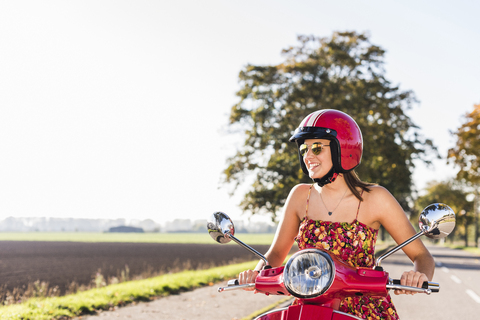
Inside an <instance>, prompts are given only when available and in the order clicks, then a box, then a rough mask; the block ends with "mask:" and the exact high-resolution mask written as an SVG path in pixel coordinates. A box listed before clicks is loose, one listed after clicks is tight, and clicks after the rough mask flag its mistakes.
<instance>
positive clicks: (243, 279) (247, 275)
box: [238, 270, 259, 291]
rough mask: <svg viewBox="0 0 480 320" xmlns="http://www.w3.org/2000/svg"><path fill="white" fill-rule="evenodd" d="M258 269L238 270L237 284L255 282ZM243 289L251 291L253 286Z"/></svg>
mask: <svg viewBox="0 0 480 320" xmlns="http://www.w3.org/2000/svg"><path fill="white" fill-rule="evenodd" d="M258 273H259V272H258V271H255V270H247V271H243V272H240V274H239V275H238V284H247V283H255V279H256V278H257V276H258ZM243 290H246V291H253V290H255V288H244V289H243Z"/></svg>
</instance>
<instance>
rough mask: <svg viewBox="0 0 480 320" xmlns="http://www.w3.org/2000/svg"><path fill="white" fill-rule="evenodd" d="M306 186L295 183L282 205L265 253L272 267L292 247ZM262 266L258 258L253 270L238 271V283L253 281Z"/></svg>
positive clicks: (282, 259) (276, 264)
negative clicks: (276, 225)
mask: <svg viewBox="0 0 480 320" xmlns="http://www.w3.org/2000/svg"><path fill="white" fill-rule="evenodd" d="M308 188H310V186H309V185H304V184H301V185H297V186H295V187H294V188H293V189H292V190H291V191H290V194H289V195H288V198H287V201H286V202H285V206H284V215H283V217H282V218H281V220H280V223H279V225H278V227H277V231H276V233H275V237H274V239H273V242H272V245H271V246H270V249H268V251H267V253H266V254H265V257H266V258H267V261H268V263H269V264H270V266H272V267H279V266H281V265H282V264H283V261H284V260H285V258H286V257H287V255H288V253H289V252H290V249H291V248H292V245H293V242H294V238H295V236H296V235H297V233H298V228H299V226H300V214H303V215H304V214H305V212H303V213H301V208H302V207H303V210H305V205H306V201H307V198H306V197H307V192H308ZM303 215H302V216H303ZM264 267H265V266H264V261H263V260H260V261H259V262H258V264H257V266H256V267H255V269H254V270H247V271H244V272H242V273H240V275H239V278H238V281H239V283H240V284H246V283H252V282H255V278H256V277H257V275H258V273H259V272H260V271H261V270H262V269H263V268H264ZM251 290H253V289H251Z"/></svg>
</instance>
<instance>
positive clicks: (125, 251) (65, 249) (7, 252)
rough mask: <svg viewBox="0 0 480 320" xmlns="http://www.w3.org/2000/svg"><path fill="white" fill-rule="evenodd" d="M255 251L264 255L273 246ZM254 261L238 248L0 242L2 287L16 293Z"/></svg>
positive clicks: (260, 247)
mask: <svg viewBox="0 0 480 320" xmlns="http://www.w3.org/2000/svg"><path fill="white" fill-rule="evenodd" d="M254 247H255V249H256V250H258V251H259V252H266V251H267V250H268V247H269V246H265V245H258V246H254ZM255 259H257V258H256V257H255V256H254V255H252V254H251V253H249V252H248V251H246V250H245V249H243V248H242V247H240V246H238V245H220V244H211V245H208V244H163V243H105V242H103V243H83V242H40V241H31V242H29V241H0V285H7V289H13V288H15V287H22V286H24V285H26V284H28V283H32V282H34V281H36V280H40V281H46V282H48V283H49V286H50V287H54V286H58V287H59V288H60V290H61V291H62V292H64V291H65V289H66V288H68V286H69V285H70V284H71V283H72V282H73V281H76V282H77V283H78V284H84V285H87V284H89V283H91V282H92V279H93V276H94V275H95V273H96V272H97V271H98V270H99V269H101V273H102V275H103V276H104V277H105V278H107V279H108V278H110V277H113V276H115V277H119V276H120V274H121V271H122V270H125V269H126V268H125V266H128V269H129V275H130V278H133V277H135V276H136V275H140V274H142V273H144V274H145V273H147V274H150V275H151V274H153V273H155V272H159V271H169V270H177V271H178V270H181V269H184V268H189V269H196V268H198V267H212V266H219V265H225V264H227V263H228V262H231V261H233V260H234V261H235V262H240V261H248V260H255Z"/></svg>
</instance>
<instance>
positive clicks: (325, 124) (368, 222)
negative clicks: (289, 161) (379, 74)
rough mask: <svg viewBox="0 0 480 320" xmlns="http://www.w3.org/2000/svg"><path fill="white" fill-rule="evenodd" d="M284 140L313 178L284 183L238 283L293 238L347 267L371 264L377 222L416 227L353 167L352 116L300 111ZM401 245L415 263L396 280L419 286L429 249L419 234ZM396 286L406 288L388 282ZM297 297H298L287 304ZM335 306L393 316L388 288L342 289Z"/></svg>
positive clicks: (404, 233) (404, 230) (356, 143)
mask: <svg viewBox="0 0 480 320" xmlns="http://www.w3.org/2000/svg"><path fill="white" fill-rule="evenodd" d="M290 141H291V142H295V143H296V144H297V146H298V151H297V152H298V156H299V159H300V165H301V168H302V170H303V172H304V173H305V174H307V175H308V176H309V177H310V178H311V179H312V180H313V181H314V183H313V184H298V185H296V186H295V187H294V188H293V189H292V190H291V191H290V194H289V196H288V198H287V200H286V202H285V207H284V211H285V213H284V216H283V219H282V220H281V222H280V224H279V227H278V228H277V233H276V235H275V238H274V240H273V243H272V245H271V246H270V249H269V250H268V251H267V253H266V254H265V258H264V259H262V260H260V262H259V263H258V264H257V267H256V268H255V269H254V270H247V271H244V272H242V273H241V274H240V275H239V283H240V284H241V285H242V284H248V283H253V282H255V279H256V277H257V275H258V274H259V272H260V271H261V270H262V269H263V268H266V267H267V261H268V265H269V266H271V267H279V266H280V265H281V264H282V262H283V261H284V259H285V257H286V256H287V254H288V251H289V250H290V248H291V247H292V245H293V243H294V241H296V242H297V244H298V247H299V249H300V250H307V249H321V250H326V251H328V252H329V253H331V254H333V255H335V256H336V257H338V258H339V259H340V260H342V261H344V262H345V263H347V264H348V265H350V266H351V267H366V268H372V267H373V266H374V263H375V255H374V252H375V244H376V240H377V235H378V229H379V228H380V226H383V227H385V229H386V230H387V231H388V232H389V233H390V235H391V236H392V237H393V239H394V240H395V241H396V242H397V243H403V242H404V241H406V240H407V239H409V238H411V237H412V236H414V235H415V230H414V228H413V227H412V225H411V224H410V222H409V220H408V219H407V216H406V215H405V213H404V211H403V209H402V208H401V206H400V205H399V204H398V202H397V201H396V200H395V198H394V197H393V196H392V195H391V194H390V193H389V192H388V191H387V190H386V189H385V188H382V187H380V186H378V185H374V184H371V183H366V182H363V181H361V180H360V179H359V177H358V176H357V174H356V173H355V171H354V169H355V168H356V167H357V166H358V165H360V160H361V158H362V153H363V138H362V133H361V131H360V128H359V126H358V125H357V123H356V122H355V120H353V118H352V117H350V116H349V115H347V114H346V113H344V112H341V111H338V110H332V109H322V110H318V111H315V112H313V113H311V114H309V115H308V116H307V117H305V119H304V120H303V121H302V122H301V123H300V125H299V127H298V128H297V129H296V130H295V132H294V134H293V136H292V137H291V138H290ZM324 146H328V147H324ZM329 208H330V209H329ZM403 250H404V251H405V253H406V254H407V255H408V257H409V258H410V259H411V261H412V262H413V263H414V268H413V270H410V271H406V272H404V273H403V274H402V277H401V280H400V282H401V284H402V285H403V286H405V285H407V286H412V287H422V285H423V282H424V281H428V280H431V278H432V276H433V270H434V268H435V265H434V262H433V258H432V256H431V255H430V253H429V252H428V250H427V249H426V248H425V246H424V245H423V243H422V242H421V241H420V240H418V239H417V240H415V241H414V242H412V243H411V244H410V245H409V246H407V247H403ZM249 289H251V290H253V288H249ZM249 289H246V290H249ZM395 294H413V291H405V290H395ZM302 303H303V302H302V301H301V299H300V300H298V299H297V300H296V301H295V303H294V304H302ZM338 310H339V311H342V312H345V313H348V314H351V315H356V316H357V317H360V318H365V316H366V317H368V318H370V317H371V318H376V319H380V318H381V319H389V320H394V319H399V317H398V314H397V311H396V310H395V307H394V305H393V303H392V301H391V298H390V296H389V295H387V296H386V298H381V299H379V298H371V297H361V296H355V297H345V298H343V299H342V300H341V302H340V306H339V309H338Z"/></svg>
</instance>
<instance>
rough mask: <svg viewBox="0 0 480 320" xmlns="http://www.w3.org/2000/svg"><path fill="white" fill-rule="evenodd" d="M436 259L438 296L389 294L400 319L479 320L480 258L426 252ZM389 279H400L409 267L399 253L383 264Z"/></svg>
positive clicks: (451, 251) (435, 249)
mask: <svg viewBox="0 0 480 320" xmlns="http://www.w3.org/2000/svg"><path fill="white" fill-rule="evenodd" d="M428 249H429V250H430V252H431V253H432V255H433V256H434V259H435V264H436V269H435V275H434V278H433V281H435V282H438V283H440V292H439V293H432V294H431V295H426V294H420V293H419V294H416V295H413V296H411V295H399V296H396V295H395V294H392V300H393V302H394V303H395V306H396V308H397V311H398V314H399V315H400V318H401V319H407V320H408V319H413V320H415V319H422V320H423V319H435V320H443V319H445V320H447V319H448V320H452V319H480V257H479V256H475V255H472V254H470V253H467V252H465V251H461V250H454V249H449V248H442V247H429V248H428ZM382 265H383V267H384V269H385V271H387V272H389V274H390V277H391V278H394V279H398V278H400V276H401V274H402V272H403V271H407V270H411V267H412V263H411V262H410V260H409V259H408V258H407V257H406V256H405V254H404V253H403V251H400V252H398V253H396V254H394V255H392V256H391V257H389V258H387V259H386V260H384V262H382Z"/></svg>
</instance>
